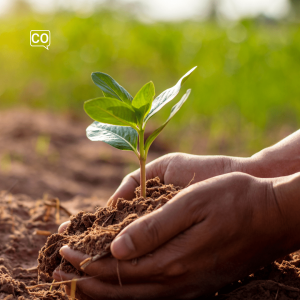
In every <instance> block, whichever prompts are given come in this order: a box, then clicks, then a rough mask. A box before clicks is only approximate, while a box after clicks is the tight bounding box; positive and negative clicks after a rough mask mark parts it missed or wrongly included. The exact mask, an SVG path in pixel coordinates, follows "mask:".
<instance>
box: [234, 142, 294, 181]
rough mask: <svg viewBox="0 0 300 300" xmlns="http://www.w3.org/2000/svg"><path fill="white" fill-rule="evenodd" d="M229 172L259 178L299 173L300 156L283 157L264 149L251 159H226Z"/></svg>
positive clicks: (273, 150)
mask: <svg viewBox="0 0 300 300" xmlns="http://www.w3.org/2000/svg"><path fill="white" fill-rule="evenodd" d="M228 159H229V162H230V168H231V172H243V173H247V174H249V175H252V176H255V177H259V178H275V177H281V176H288V175H291V174H294V173H297V172H300V156H299V157H298V156H296V155H283V154H282V153H278V151H276V150H275V149H272V147H270V148H266V149H263V150H262V151H260V152H258V153H256V154H254V155H253V156H251V157H247V158H239V157H228Z"/></svg>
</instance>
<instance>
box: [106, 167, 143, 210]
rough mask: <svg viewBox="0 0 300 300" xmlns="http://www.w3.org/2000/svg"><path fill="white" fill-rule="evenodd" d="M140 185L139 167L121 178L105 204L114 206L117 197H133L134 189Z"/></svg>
mask: <svg viewBox="0 0 300 300" xmlns="http://www.w3.org/2000/svg"><path fill="white" fill-rule="evenodd" d="M139 185H140V169H138V170H136V171H134V172H133V173H130V174H129V175H127V176H126V177H124V179H123V180H122V182H121V184H120V186H119V187H118V188H117V190H116V191H115V193H114V194H113V195H112V196H111V197H110V198H109V200H108V202H107V205H108V206H114V205H116V203H117V200H118V199H119V198H124V199H133V198H134V190H135V189H136V188H137V187H138V186H139Z"/></svg>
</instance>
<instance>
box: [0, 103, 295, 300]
mask: <svg viewBox="0 0 300 300" xmlns="http://www.w3.org/2000/svg"><path fill="white" fill-rule="evenodd" d="M89 123H90V120H88V119H86V120H78V119H74V118H73V117H72V116H57V115H53V114H49V113H45V112H37V111H29V110H26V109H24V110H22V111H20V110H13V111H4V112H3V111H2V112H0V300H2V299H6V300H15V299H16V300H27V299H28V300H32V299H34V300H37V299H42V300H54V299H55V300H59V299H62V300H65V299H70V298H68V296H67V295H66V294H65V292H64V288H63V287H62V286H56V285H54V286H52V288H51V291H50V285H51V283H52V278H51V274H52V271H53V270H54V268H55V267H56V266H58V265H59V264H60V262H61V260H60V257H59V254H58V249H59V247H58V246H57V247H56V248H55V249H56V250H55V251H56V252H55V253H54V255H55V256H56V257H57V262H53V261H52V259H48V256H47V255H48V254H49V253H48V252H47V251H54V250H53V249H52V250H51V248H49V249H48V250H47V251H44V250H45V247H44V246H45V244H46V243H49V242H50V243H52V241H53V240H55V238H56V239H57V240H58V241H59V243H60V245H64V244H65V243H68V244H69V245H70V246H71V247H72V248H73V249H77V250H80V251H82V252H83V253H87V254H89V255H91V256H93V257H94V256H95V255H98V254H100V255H102V254H103V255H104V254H105V255H110V253H109V245H110V243H111V241H112V240H113V238H114V237H115V236H116V235H117V233H118V232H119V231H120V230H121V229H122V228H124V227H125V226H126V225H127V224H129V223H130V222H132V221H133V220H135V219H137V218H138V217H141V216H142V215H143V214H145V213H149V212H151V211H153V210H154V209H155V208H157V207H159V206H161V205H163V204H164V203H165V202H167V201H168V199H169V198H171V197H173V196H174V194H175V193H177V192H178V191H179V190H180V189H179V188H177V187H172V186H169V187H168V188H165V187H164V188H163V189H162V185H161V184H158V183H157V182H156V181H152V183H153V184H154V185H153V186H150V185H149V183H148V189H149V191H150V192H149V191H148V194H147V196H148V198H149V199H146V200H145V199H143V198H141V197H140V196H139V191H138V190H137V197H136V199H134V201H127V200H124V199H120V200H119V202H118V205H117V207H116V208H108V207H104V205H105V203H106V200H107V199H108V198H109V196H110V195H111V194H112V193H113V191H114V190H115V188H116V187H117V186H118V184H119V183H120V181H121V180H122V178H123V176H124V175H126V174H127V173H128V172H129V171H131V170H133V169H135V168H137V167H138V166H137V164H136V158H135V157H134V155H132V156H131V155H130V154H129V153H127V152H122V151H119V150H115V149H113V148H112V147H110V146H108V145H105V144H104V143H92V142H90V141H89V140H87V138H86V136H85V127H86V126H87V125H89ZM166 149H167V148H164V145H160V144H159V143H158V144H154V146H153V147H152V154H151V155H152V157H150V159H153V158H155V157H157V156H160V155H162V154H164V153H165V152H167V151H166ZM153 151H154V155H153ZM155 182H156V183H155ZM157 184H158V185H157ZM10 188H12V189H11V191H9V190H10ZM164 189H165V190H166V189H167V195H168V193H169V196H166V195H165V196H164V195H163V193H164ZM168 189H169V190H168ZM172 189H174V190H172ZM1 190H6V192H1ZM18 193H22V194H18ZM24 194H25V195H24ZM56 197H57V198H59V199H60V200H61V201H60V204H61V206H62V207H63V208H66V209H67V211H68V212H70V213H71V214H72V215H73V216H72V217H71V221H72V222H71V225H70V226H69V228H68V229H67V231H66V232H64V233H63V234H62V235H58V234H55V233H56V232H57V229H58V226H59V224H60V223H61V222H63V221H66V220H68V219H69V218H70V217H69V215H68V213H66V211H64V210H63V209H59V212H60V215H59V220H58V219H57V209H56V201H55V198H56ZM150 198H151V199H150ZM159 199H160V200H159ZM49 202H50V204H51V203H52V204H51V205H49ZM97 205H98V206H99V205H100V206H102V207H101V208H98V209H97V210H95V206H97ZM108 229H109V230H108ZM47 232H48V233H47ZM41 233H43V234H54V235H52V236H51V237H49V238H48V241H47V236H46V235H41ZM76 234H77V235H78V236H80V238H78V237H76ZM65 235H66V236H67V241H66V240H64V241H63V240H62V239H61V237H62V236H65ZM52 239H53V240H52ZM42 247H44V248H43V249H44V250H43V252H44V253H45V254H46V256H43V254H40V256H39V251H40V250H41V248H42ZM106 252H108V253H106ZM38 256H39V260H40V262H41V264H40V268H41V269H42V270H43V272H40V274H38V269H37V265H38V263H37V258H38ZM46 260H49V261H50V263H48V261H47V262H46V263H45V261H46ZM43 264H44V265H43ZM61 265H62V267H63V268H64V270H66V271H68V272H70V271H74V269H73V268H72V266H70V265H68V264H67V263H66V262H63V263H62V264H61ZM299 274H300V252H296V253H293V254H290V255H288V256H286V257H284V258H283V259H280V260H277V261H275V262H273V263H272V264H270V265H268V266H265V267H264V268H262V269H261V270H258V271H257V272H255V273H254V274H250V275H249V276H248V277H246V278H243V279H241V280H239V281H238V282H233V283H231V284H229V285H227V286H226V287H224V288H222V289H221V290H219V291H218V293H217V294H216V295H214V296H213V297H211V298H209V299H229V300H240V299H246V300H247V299H249V300H250V299H272V300H274V299H275V300H287V299H288V300H290V299H298V300H300V280H299ZM38 283H40V284H41V283H47V284H49V286H39V287H37V288H34V289H28V287H30V286H35V285H37V284H38Z"/></svg>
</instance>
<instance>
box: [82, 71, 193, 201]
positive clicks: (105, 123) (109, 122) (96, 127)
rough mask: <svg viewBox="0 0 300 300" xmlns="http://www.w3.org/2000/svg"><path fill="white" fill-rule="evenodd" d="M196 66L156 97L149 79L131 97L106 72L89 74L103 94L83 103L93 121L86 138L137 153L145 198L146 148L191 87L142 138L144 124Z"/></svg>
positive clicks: (176, 92)
mask: <svg viewBox="0 0 300 300" xmlns="http://www.w3.org/2000/svg"><path fill="white" fill-rule="evenodd" d="M195 69H196V67H194V68H193V69H191V70H190V71H189V72H187V73H186V74H185V75H184V76H183V77H181V78H180V80H179V81H178V82H177V84H176V85H175V86H173V87H171V88H169V89H167V90H165V91H164V92H162V93H161V94H160V95H159V96H157V97H156V98H155V99H154V95H155V89H154V84H153V82H152V81H150V82H148V83H147V84H145V85H144V86H143V87H142V88H141V89H140V91H139V92H138V93H137V94H136V95H135V97H134V98H133V97H132V96H131V95H130V94H129V93H128V92H127V91H126V90H125V89H124V88H123V87H122V86H121V85H119V84H118V83H117V82H116V81H115V80H114V79H113V78H112V77H110V76H109V75H108V74H105V73H101V72H95V73H92V80H93V82H94V83H95V84H96V85H97V86H98V87H99V88H100V89H101V90H102V92H103V95H104V97H100V98H95V99H91V100H88V101H86V102H85V103H84V110H85V112H86V113H87V114H88V115H89V116H90V117H91V118H92V119H93V120H95V122H94V123H93V124H91V125H90V126H89V127H88V128H87V137H88V138H89V139H90V140H91V141H102V142H105V143H107V144H109V145H111V146H113V147H115V148H117V149H120V150H129V151H133V152H134V153H135V154H136V156H137V157H138V159H139V162H140V171H141V172H140V174H141V175H140V176H141V177H140V184H141V195H142V196H143V197H146V170H145V166H146V159H147V155H148V151H149V148H150V146H151V144H152V143H153V141H154V140H155V139H156V137H157V136H158V135H159V134H160V132H161V131H162V130H163V129H164V128H165V127H166V125H167V124H168V123H169V121H170V120H171V119H172V118H173V117H174V115H175V114H176V113H177V112H178V111H179V109H180V108H181V107H182V105H183V103H184V102H185V101H186V100H187V98H188V96H189V95H190V92H191V90H190V89H189V90H187V92H186V93H185V94H184V95H183V96H182V98H181V99H180V101H179V102H178V103H177V104H175V105H174V106H173V107H172V109H171V113H170V116H169V118H168V119H167V120H166V122H165V123H164V124H163V125H161V126H160V127H159V128H157V129H156V130H155V131H154V132H153V133H152V134H151V135H150V136H149V137H148V139H147V140H146V141H145V140H144V133H145V127H146V124H147V122H148V121H149V119H150V118H151V117H153V116H154V115H155V114H156V113H157V112H158V111H159V110H160V109H162V108H163V107H164V106H165V105H166V104H167V103H168V102H170V101H171V100H173V99H174V98H175V97H176V96H177V94H178V93H179V91H180V89H181V86H182V85H183V83H184V82H185V81H186V80H187V79H188V77H189V76H190V75H191V73H192V72H193V71H194V70H195ZM153 99H154V100H153ZM138 144H139V146H138Z"/></svg>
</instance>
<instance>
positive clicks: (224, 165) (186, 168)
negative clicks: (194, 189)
mask: <svg viewBox="0 0 300 300" xmlns="http://www.w3.org/2000/svg"><path fill="white" fill-rule="evenodd" d="M251 164H252V161H251V158H239V157H229V156H201V155H191V154H185V153H171V154H167V155H164V156H162V157H160V158H158V159H156V160H154V161H153V162H151V163H149V164H147V165H146V178H147V179H151V178H155V177H156V176H158V177H159V178H160V181H161V182H163V183H164V184H169V183H172V184H174V185H176V186H181V187H185V186H187V185H188V184H189V183H190V182H191V183H192V184H194V183H196V182H200V181H202V180H205V179H208V178H211V177H215V176H218V175H223V174H226V173H230V172H237V171H241V172H242V171H243V172H244V171H245V172H246V171H247V169H250V168H249V165H251ZM139 185H140V169H137V170H136V171H134V172H132V173H130V174H128V175H127V176H126V177H125V178H124V179H123V181H122V183H121V185H120V186H119V188H118V189H117V190H116V192H115V193H114V194H113V195H112V197H111V198H110V199H109V200H108V203H107V205H114V204H116V202H117V200H118V198H124V199H133V198H134V190H135V188H136V187H138V186H139Z"/></svg>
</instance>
